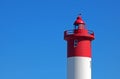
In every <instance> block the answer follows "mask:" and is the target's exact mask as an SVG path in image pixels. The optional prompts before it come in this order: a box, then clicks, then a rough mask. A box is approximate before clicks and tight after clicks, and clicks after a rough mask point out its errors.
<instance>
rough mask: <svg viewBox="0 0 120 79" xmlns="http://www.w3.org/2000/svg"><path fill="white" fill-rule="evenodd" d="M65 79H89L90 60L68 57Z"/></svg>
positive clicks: (87, 58)
mask: <svg viewBox="0 0 120 79" xmlns="http://www.w3.org/2000/svg"><path fill="white" fill-rule="evenodd" d="M67 79H91V58H89V57H68V58H67Z"/></svg>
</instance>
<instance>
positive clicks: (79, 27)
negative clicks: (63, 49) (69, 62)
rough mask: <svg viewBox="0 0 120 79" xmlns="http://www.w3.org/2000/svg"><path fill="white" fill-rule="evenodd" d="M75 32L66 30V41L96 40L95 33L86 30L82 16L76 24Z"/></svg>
mask: <svg viewBox="0 0 120 79" xmlns="http://www.w3.org/2000/svg"><path fill="white" fill-rule="evenodd" d="M74 26H75V27H74V29H73V30H66V31H65V32H64V39H65V40H71V39H88V40H93V39H94V32H93V31H90V30H88V29H86V28H85V22H84V21H83V20H82V18H81V16H78V17H77V19H76V20H75V22H74Z"/></svg>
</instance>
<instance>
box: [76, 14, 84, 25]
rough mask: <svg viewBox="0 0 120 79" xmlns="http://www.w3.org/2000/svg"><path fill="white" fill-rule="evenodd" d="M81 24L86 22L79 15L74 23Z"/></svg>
mask: <svg viewBox="0 0 120 79" xmlns="http://www.w3.org/2000/svg"><path fill="white" fill-rule="evenodd" d="M79 24H85V23H84V21H83V20H82V18H81V17H80V16H78V17H77V19H76V21H75V22H74V25H75V26H77V25H79Z"/></svg>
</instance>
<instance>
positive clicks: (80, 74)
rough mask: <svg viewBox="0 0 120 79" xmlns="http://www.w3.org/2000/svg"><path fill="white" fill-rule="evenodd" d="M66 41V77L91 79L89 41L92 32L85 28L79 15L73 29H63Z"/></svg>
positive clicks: (92, 38) (70, 78)
mask: <svg viewBox="0 0 120 79" xmlns="http://www.w3.org/2000/svg"><path fill="white" fill-rule="evenodd" d="M64 40H66V41H67V79H91V58H92V57H91V41H92V40H94V32H93V31H90V30H88V29H87V28H86V26H85V22H84V21H83V20H82V18H81V16H78V17H77V18H76V21H75V22H74V29H73V30H66V31H64Z"/></svg>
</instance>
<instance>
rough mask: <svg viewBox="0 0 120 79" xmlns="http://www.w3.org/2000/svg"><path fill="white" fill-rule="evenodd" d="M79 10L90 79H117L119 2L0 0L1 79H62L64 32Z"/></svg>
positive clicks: (119, 75)
mask: <svg viewBox="0 0 120 79" xmlns="http://www.w3.org/2000/svg"><path fill="white" fill-rule="evenodd" d="M79 13H82V17H83V19H84V20H85V22H86V24H87V27H88V29H90V30H93V31H94V32H95V37H96V39H95V40H94V41H93V42H92V52H93V62H92V77H93V78H92V79H120V1H119V0H0V79H66V42H65V41H64V40H63V32H64V30H68V29H73V25H72V24H73V22H74V20H75V19H76V17H77V15H78V14H79Z"/></svg>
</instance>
